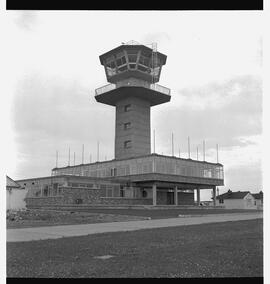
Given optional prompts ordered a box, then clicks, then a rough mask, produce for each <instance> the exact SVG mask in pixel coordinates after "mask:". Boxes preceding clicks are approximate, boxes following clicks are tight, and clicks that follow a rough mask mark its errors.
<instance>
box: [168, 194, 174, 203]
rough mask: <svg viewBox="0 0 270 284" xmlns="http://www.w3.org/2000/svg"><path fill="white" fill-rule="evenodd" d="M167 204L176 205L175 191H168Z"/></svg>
mask: <svg viewBox="0 0 270 284" xmlns="http://www.w3.org/2000/svg"><path fill="white" fill-rule="evenodd" d="M167 204H168V205H174V193H173V192H167Z"/></svg>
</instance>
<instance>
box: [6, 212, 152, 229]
mask: <svg viewBox="0 0 270 284" xmlns="http://www.w3.org/2000/svg"><path fill="white" fill-rule="evenodd" d="M145 219H147V217H143V216H134V215H116V214H112V213H111V214H109V213H95V212H74V211H52V210H50V211H49V210H22V211H10V212H8V213H7V222H6V225H7V229H15V228H28V227H43V226H56V225H71V224H93V223H104V222H120V221H135V220H145Z"/></svg>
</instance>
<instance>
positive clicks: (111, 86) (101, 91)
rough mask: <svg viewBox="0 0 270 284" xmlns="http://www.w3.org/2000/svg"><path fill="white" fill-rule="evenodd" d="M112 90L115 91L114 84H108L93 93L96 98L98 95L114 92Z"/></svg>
mask: <svg viewBox="0 0 270 284" xmlns="http://www.w3.org/2000/svg"><path fill="white" fill-rule="evenodd" d="M114 89H116V85H115V84H108V85H105V86H102V87H100V88H97V89H96V90H95V93H96V96H98V95H101V94H104V93H107V92H109V91H111V90H114Z"/></svg>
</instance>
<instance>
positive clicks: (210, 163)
mask: <svg viewBox="0 0 270 284" xmlns="http://www.w3.org/2000/svg"><path fill="white" fill-rule="evenodd" d="M153 156H156V157H162V158H170V159H175V160H182V161H190V162H196V163H202V164H209V165H216V166H222V167H223V165H222V164H220V163H212V162H206V161H198V160H193V159H185V158H179V157H176V156H166V155H160V154H149V155H142V156H136V157H130V158H123V159H112V160H109V161H102V162H99V161H97V162H94V163H86V164H79V165H74V166H65V167H59V168H53V169H52V171H55V170H59V169H68V168H74V167H82V166H89V165H97V164H106V163H111V162H118V161H128V160H134V159H139V158H147V157H153Z"/></svg>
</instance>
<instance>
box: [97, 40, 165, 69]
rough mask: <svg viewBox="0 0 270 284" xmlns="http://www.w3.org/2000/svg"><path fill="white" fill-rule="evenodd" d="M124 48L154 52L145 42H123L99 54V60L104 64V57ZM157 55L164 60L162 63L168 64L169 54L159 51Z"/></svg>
mask: <svg viewBox="0 0 270 284" xmlns="http://www.w3.org/2000/svg"><path fill="white" fill-rule="evenodd" d="M124 49H138V50H139V49H144V51H146V52H148V53H149V54H151V53H152V52H153V50H152V49H151V48H150V47H148V46H145V45H143V44H134V45H127V44H122V45H119V46H117V47H115V48H113V49H111V50H109V51H107V52H105V53H103V54H102V55H100V56H99V60H100V63H101V64H102V65H103V60H104V58H107V57H108V56H110V55H112V54H115V53H117V52H120V51H122V50H124ZM157 55H158V57H160V58H161V60H162V61H163V62H162V64H163V65H165V64H166V60H167V55H165V54H163V53H161V52H157Z"/></svg>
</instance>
